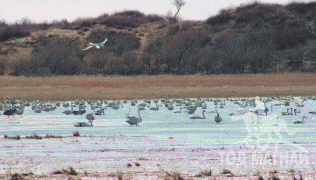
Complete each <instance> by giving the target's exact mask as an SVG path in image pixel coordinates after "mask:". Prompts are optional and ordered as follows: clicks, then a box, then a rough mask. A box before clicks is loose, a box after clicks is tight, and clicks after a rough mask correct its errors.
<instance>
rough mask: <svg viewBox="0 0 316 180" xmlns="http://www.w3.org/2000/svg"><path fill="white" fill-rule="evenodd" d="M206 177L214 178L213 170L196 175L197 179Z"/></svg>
mask: <svg viewBox="0 0 316 180" xmlns="http://www.w3.org/2000/svg"><path fill="white" fill-rule="evenodd" d="M205 176H212V170H211V169H210V170H209V171H207V170H204V171H201V172H200V173H199V174H197V175H195V177H205Z"/></svg>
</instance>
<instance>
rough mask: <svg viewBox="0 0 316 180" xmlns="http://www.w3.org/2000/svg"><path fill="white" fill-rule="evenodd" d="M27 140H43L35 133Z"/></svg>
mask: <svg viewBox="0 0 316 180" xmlns="http://www.w3.org/2000/svg"><path fill="white" fill-rule="evenodd" d="M25 138H27V139H42V137H41V136H39V135H37V134H36V133H33V135H32V136H26V137H25Z"/></svg>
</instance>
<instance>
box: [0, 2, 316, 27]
mask: <svg viewBox="0 0 316 180" xmlns="http://www.w3.org/2000/svg"><path fill="white" fill-rule="evenodd" d="M292 1H293V0H263V1H259V2H262V3H278V4H288V3H290V2H292ZM296 1H297V2H311V1H313V0H296ZM173 2H174V0H2V2H1V3H0V20H5V21H6V22H7V23H14V22H16V21H18V22H20V20H21V19H22V18H25V17H28V18H29V19H30V20H31V21H33V22H37V23H39V22H43V21H45V20H46V21H47V22H51V21H52V20H61V19H67V20H68V21H69V22H71V21H73V20H75V19H77V18H78V17H82V18H85V17H97V16H99V15H100V14H102V13H109V14H112V13H115V12H120V11H123V10H138V11H140V12H142V13H144V14H158V15H166V14H167V13H168V11H171V12H172V15H174V14H175V13H176V11H177V8H176V6H174V5H173V4H172V3H173ZM184 2H186V4H185V5H184V6H183V7H182V9H181V10H180V13H179V17H181V18H182V19H184V20H206V19H207V18H208V17H210V16H214V15H216V14H217V13H218V12H219V10H221V9H223V8H224V9H226V8H229V7H237V6H239V5H241V4H248V3H251V2H254V1H253V0H239V1H236V0H184Z"/></svg>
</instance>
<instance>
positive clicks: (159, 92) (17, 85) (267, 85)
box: [0, 73, 316, 101]
mask: <svg viewBox="0 0 316 180" xmlns="http://www.w3.org/2000/svg"><path fill="white" fill-rule="evenodd" d="M0 84H1V86H0V99H1V100H4V99H6V98H8V99H14V98H16V99H24V100H28V101H34V100H36V99H39V100H53V101H62V100H64V99H65V100H76V99H80V100H99V99H107V100H113V99H114V98H115V99H122V100H125V99H128V100H132V99H135V98H137V99H161V98H197V97H199V98H224V97H225V98H226V97H255V96H263V97H270V96H289V95H292V96H314V95H315V94H316V76H314V75H313V74H302V73H285V74H265V75H264V74H257V75H251V74H249V75H201V74H199V75H188V76H169V75H158V76H135V77H126V76H105V77H104V76H69V77H67V76H59V77H12V76H1V77H0Z"/></svg>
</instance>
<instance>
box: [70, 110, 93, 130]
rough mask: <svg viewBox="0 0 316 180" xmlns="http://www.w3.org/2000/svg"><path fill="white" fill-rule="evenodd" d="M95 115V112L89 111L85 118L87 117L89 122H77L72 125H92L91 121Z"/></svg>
mask: <svg viewBox="0 0 316 180" xmlns="http://www.w3.org/2000/svg"><path fill="white" fill-rule="evenodd" d="M95 117H96V116H95V114H93V113H89V114H87V115H86V118H87V119H88V121H89V123H90V124H88V123H86V122H77V123H75V124H74V126H76V127H93V124H92V123H93V120H95Z"/></svg>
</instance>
